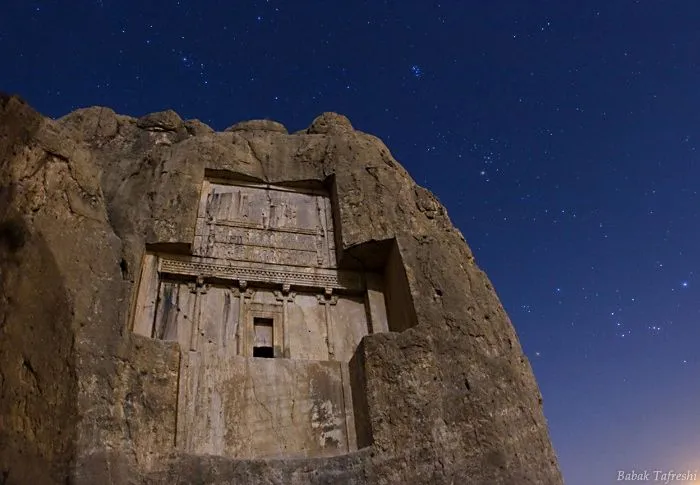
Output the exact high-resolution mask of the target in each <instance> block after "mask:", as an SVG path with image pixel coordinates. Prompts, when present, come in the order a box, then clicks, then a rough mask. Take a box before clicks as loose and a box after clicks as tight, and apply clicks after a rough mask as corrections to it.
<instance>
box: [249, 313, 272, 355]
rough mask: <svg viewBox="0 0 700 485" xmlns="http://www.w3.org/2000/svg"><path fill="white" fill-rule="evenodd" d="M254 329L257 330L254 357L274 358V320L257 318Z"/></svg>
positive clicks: (254, 320)
mask: <svg viewBox="0 0 700 485" xmlns="http://www.w3.org/2000/svg"><path fill="white" fill-rule="evenodd" d="M253 327H254V330H255V342H254V344H253V357H265V358H268V359H272V358H274V357H275V350H274V343H273V342H274V339H273V331H274V321H273V320H272V318H259V317H255V318H254V319H253Z"/></svg>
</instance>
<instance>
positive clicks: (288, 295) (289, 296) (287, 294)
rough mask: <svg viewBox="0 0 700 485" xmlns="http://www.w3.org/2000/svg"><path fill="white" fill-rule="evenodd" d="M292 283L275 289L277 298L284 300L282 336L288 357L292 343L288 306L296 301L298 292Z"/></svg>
mask: <svg viewBox="0 0 700 485" xmlns="http://www.w3.org/2000/svg"><path fill="white" fill-rule="evenodd" d="M291 289H292V288H291V285H288V284H284V285H282V291H279V290H277V291H275V298H276V299H277V301H281V302H282V336H283V344H282V347H283V349H282V355H283V356H284V357H286V358H289V357H290V349H289V347H290V345H289V336H290V331H291V330H290V328H289V317H288V316H287V315H288V313H287V311H288V310H287V306H288V305H289V304H290V303H294V298H295V297H296V295H297V294H296V292H294V291H291Z"/></svg>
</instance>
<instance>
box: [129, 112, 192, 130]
mask: <svg viewBox="0 0 700 485" xmlns="http://www.w3.org/2000/svg"><path fill="white" fill-rule="evenodd" d="M183 125H184V123H183V121H182V118H180V116H179V115H178V114H177V113H176V112H175V111H173V110H171V109H169V110H167V111H160V112H158V113H151V114H147V115H145V116H142V117H141V118H139V119H138V120H137V121H136V126H138V127H139V128H143V129H144V130H149V131H177V130H178V129H179V128H181V127H182V126H183Z"/></svg>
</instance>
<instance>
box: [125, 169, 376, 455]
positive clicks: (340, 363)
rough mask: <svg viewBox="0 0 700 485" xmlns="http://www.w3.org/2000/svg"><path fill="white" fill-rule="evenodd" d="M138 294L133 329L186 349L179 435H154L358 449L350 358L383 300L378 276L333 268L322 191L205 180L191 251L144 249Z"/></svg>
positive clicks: (203, 448) (226, 444)
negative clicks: (175, 252)
mask: <svg viewBox="0 0 700 485" xmlns="http://www.w3.org/2000/svg"><path fill="white" fill-rule="evenodd" d="M367 280H369V281H370V285H369V287H368V284H367ZM368 288H369V289H368ZM136 294H137V297H136V302H135V307H134V309H133V322H132V324H131V325H132V330H133V332H134V333H136V334H138V335H142V336H144V337H148V338H152V339H160V340H167V341H174V342H178V344H179V348H180V353H181V361H180V367H179V377H178V379H179V383H178V397H177V427H176V428H175V435H174V436H169V437H168V436H163V438H162V440H158V442H157V443H160V442H161V441H170V442H174V443H176V447H175V449H177V450H180V451H182V452H187V453H196V454H210V455H219V456H227V457H230V458H263V457H277V458H281V457H313V456H332V455H336V454H341V453H348V452H350V451H356V450H357V438H356V429H355V419H354V410H353V400H352V393H353V389H352V386H351V381H350V370H349V364H350V360H351V358H352V356H353V354H354V353H355V349H356V348H357V346H358V345H359V343H360V341H361V340H362V338H363V337H364V336H365V335H368V334H369V333H370V329H374V331H388V323H387V313H386V304H385V301H384V293H383V285H382V275H381V274H377V273H373V272H359V271H352V270H339V269H338V267H337V263H336V254H335V238H334V231H333V216H332V210H331V202H330V198H329V197H328V194H327V193H324V192H323V191H320V190H315V191H312V190H304V189H300V188H288V187H284V186H273V185H269V184H260V183H250V182H245V181H241V180H235V179H232V180H218V181H216V182H214V181H212V180H209V179H205V180H204V182H203V184H202V191H201V199H200V202H199V207H198V212H197V220H196V227H195V233H194V241H193V243H192V250H191V255H185V256H182V255H169V254H167V253H163V252H156V253H150V252H148V253H146V254H145V255H144V261H143V263H142V264H141V275H140V278H139V281H138V285H137V290H136ZM251 358H252V359H251ZM262 359H266V360H262ZM355 392H362V391H361V390H355ZM365 414H366V413H365ZM358 425H359V426H363V425H364V426H366V423H363V424H358ZM168 432H172V430H168ZM158 451H160V450H158V449H152V450H147V452H148V453H153V454H156V453H157V452H158Z"/></svg>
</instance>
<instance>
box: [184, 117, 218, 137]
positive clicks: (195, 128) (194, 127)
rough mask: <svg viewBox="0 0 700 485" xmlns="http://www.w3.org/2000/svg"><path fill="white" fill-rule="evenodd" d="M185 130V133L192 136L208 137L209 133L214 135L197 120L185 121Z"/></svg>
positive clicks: (211, 130)
mask: <svg viewBox="0 0 700 485" xmlns="http://www.w3.org/2000/svg"><path fill="white" fill-rule="evenodd" d="M185 129H186V130H187V133H189V134H190V135H192V136H199V135H208V134H209V133H214V130H213V129H212V128H211V127H210V126H209V125H207V124H206V123H202V122H201V121H199V120H187V121H185Z"/></svg>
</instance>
